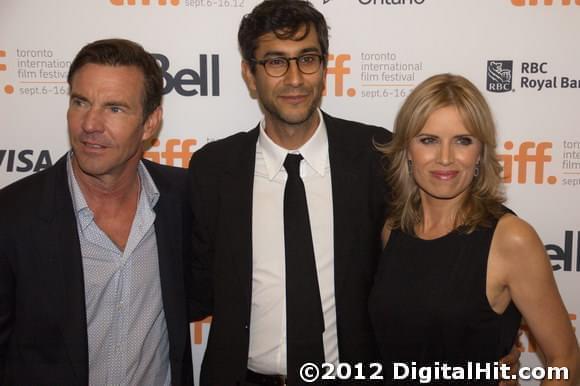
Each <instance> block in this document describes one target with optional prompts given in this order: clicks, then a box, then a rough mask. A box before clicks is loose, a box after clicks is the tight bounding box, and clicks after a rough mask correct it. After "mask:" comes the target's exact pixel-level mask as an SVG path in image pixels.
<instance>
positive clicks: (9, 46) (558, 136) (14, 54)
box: [0, 0, 580, 385]
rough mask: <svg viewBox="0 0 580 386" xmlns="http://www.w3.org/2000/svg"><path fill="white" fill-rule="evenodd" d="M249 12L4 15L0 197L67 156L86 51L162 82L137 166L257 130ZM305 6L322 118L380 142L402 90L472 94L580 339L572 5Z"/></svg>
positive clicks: (243, 1)
mask: <svg viewBox="0 0 580 386" xmlns="http://www.w3.org/2000/svg"><path fill="white" fill-rule="evenodd" d="M258 2H259V1H257V0H82V1H81V0H57V1H50V2H49V1H37V0H1V2H0V187H3V186H6V185H8V184H9V183H11V182H13V181H16V180H18V179H20V178H22V177H24V176H26V175H29V174H31V173H34V172H37V171H39V170H42V169H44V168H47V167H49V166H50V165H51V164H53V163H54V162H56V160H57V159H58V158H59V157H60V156H61V155H62V154H64V153H65V152H66V151H67V150H68V147H69V145H68V140H67V134H66V109H67V103H68V97H67V92H68V88H67V84H66V81H65V79H66V75H67V71H68V66H69V65H70V62H71V60H72V58H73V57H74V55H75V54H76V52H77V51H78V50H79V49H80V48H81V47H82V46H83V45H85V44H86V43H88V42H91V41H94V40H97V39H102V38H110V37H123V38H128V39H132V40H135V41H137V42H139V43H141V44H142V45H143V46H144V47H145V49H147V50H148V51H150V52H153V53H155V56H156V58H157V59H158V60H159V63H160V64H161V66H162V69H163V72H164V78H165V97H164V113H165V115H164V123H163V128H162V131H161V133H160V136H159V138H158V139H156V140H155V141H154V142H153V143H152V146H151V148H150V149H149V151H148V152H147V153H146V157H147V158H149V159H152V160H154V161H157V162H160V163H164V164H169V165H175V166H187V163H188V160H189V158H190V157H191V154H192V153H193V152H195V151H196V150H197V149H199V148H200V147H202V146H203V145H204V144H206V143H207V142H210V141H213V140H215V139H219V138H222V137H224V136H227V135H230V134H232V133H235V132H237V131H242V130H244V131H245V130H248V129H250V128H252V127H254V126H255V125H256V123H257V122H258V121H259V119H260V117H261V113H260V110H259V108H258V106H257V103H256V101H255V100H252V99H251V97H250V95H249V93H248V91H247V89H246V87H245V85H244V83H243V80H242V77H241V71H240V55H239V53H238V49H237V39H236V36H237V29H238V25H239V21H240V19H241V17H242V16H243V15H244V14H246V13H248V12H250V10H251V9H252V8H253V7H254V6H255V5H256V4H257V3H258ZM313 3H314V5H315V6H316V7H317V8H318V9H319V10H320V11H321V12H322V13H324V15H325V16H326V17H327V20H328V23H329V25H330V26H331V38H330V39H331V43H330V53H331V55H330V58H329V64H328V79H327V95H326V96H325V98H324V101H323V109H324V110H326V111H328V112H329V113H331V114H333V115H336V116H339V117H344V118H348V119H353V120H359V121H363V122H366V123H371V124H376V125H380V126H383V127H386V128H391V126H392V123H393V119H394V117H395V114H396V112H397V110H398V108H399V107H400V105H401V103H402V102H403V100H404V99H405V97H406V96H407V95H409V93H410V92H411V90H412V89H413V87H415V86H416V85H417V84H418V83H419V82H421V81H422V80H423V79H425V78H427V77H429V76H431V75H433V74H436V73H441V72H452V73H457V74H462V75H464V76H466V77H467V78H469V79H470V80H472V81H473V82H474V83H475V84H476V85H477V86H478V87H479V88H480V89H481V90H482V91H483V93H484V95H485V96H486V98H487V99H488V101H489V103H490V105H491V107H492V109H493V111H494V114H495V118H496V122H497V127H498V131H499V142H498V153H499V154H500V157H501V161H502V163H503V167H504V174H505V182H506V188H507V192H508V197H509V202H508V204H509V206H510V207H511V208H513V209H514V210H515V211H516V212H517V213H518V214H519V215H520V216H521V217H523V218H524V219H526V220H527V221H529V222H530V223H531V224H533V225H534V226H535V227H536V229H537V231H538V233H539V234H540V236H541V237H542V239H543V242H544V244H545V246H546V251H547V253H548V255H549V256H550V258H551V261H552V265H553V268H554V274H555V276H556V279H557V282H558V286H559V288H560V291H561V293H562V296H563V298H564V301H565V303H566V306H567V309H568V312H569V314H570V320H571V323H572V324H573V325H574V327H575V328H578V327H580V324H579V323H580V322H578V321H577V315H578V314H579V313H580V298H579V297H578V293H580V242H579V239H580V211H579V206H580V108H578V106H579V101H580V50H578V47H577V39H578V36H580V0H559V1H558V0H553V1H552V0H314V1H313ZM208 330H209V321H204V322H200V323H195V324H192V340H193V350H194V362H195V371H196V372H198V370H199V365H200V362H201V358H202V355H203V350H204V347H205V338H206V336H207V332H208ZM524 331H526V327H525V326H524ZM576 334H577V336H578V335H579V333H578V332H577V333H576ZM522 342H523V348H524V350H525V351H524V354H523V355H522V365H524V366H536V365H537V364H538V363H539V360H538V359H537V353H536V350H537V347H536V344H535V341H534V339H533V337H532V336H530V335H529V334H528V333H527V332H526V333H525V334H524V335H523V337H522ZM526 384H529V385H536V384H538V382H537V381H529V382H528V383H526Z"/></svg>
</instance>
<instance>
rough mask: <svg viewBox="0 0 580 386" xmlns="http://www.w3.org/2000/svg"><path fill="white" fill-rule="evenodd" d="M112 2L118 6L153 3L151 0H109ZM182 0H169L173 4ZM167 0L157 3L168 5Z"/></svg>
mask: <svg viewBox="0 0 580 386" xmlns="http://www.w3.org/2000/svg"><path fill="white" fill-rule="evenodd" d="M109 1H110V2H111V4H113V5H117V6H123V5H137V3H141V5H151V0H141V1H140V2H138V1H135V0H126V1H125V0H109ZM179 2H180V0H169V4H171V5H179ZM167 3H168V2H167V0H158V1H157V4H159V5H167Z"/></svg>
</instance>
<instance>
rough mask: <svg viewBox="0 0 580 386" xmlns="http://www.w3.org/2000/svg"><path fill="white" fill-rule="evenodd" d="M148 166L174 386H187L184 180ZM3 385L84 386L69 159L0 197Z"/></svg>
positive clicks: (83, 326) (181, 174)
mask: <svg viewBox="0 0 580 386" xmlns="http://www.w3.org/2000/svg"><path fill="white" fill-rule="evenodd" d="M144 162H145V165H146V167H147V170H148V171H149V173H150V174H151V176H152V178H153V180H154V181H155V184H156V186H157V188H158V189H159V192H160V197H159V201H158V202H157V205H156V207H155V212H156V218H155V234H156V238H157V247H158V253H159V271H160V276H161V291H162V299H163V309H164V312H165V318H166V321H167V330H168V336H169V353H170V361H171V379H172V383H173V384H174V385H192V384H193V370H192V360H191V341H190V335H189V323H188V305H187V296H188V294H189V293H190V290H189V289H186V286H185V284H184V282H185V276H184V275H189V272H190V268H189V267H190V264H191V262H190V259H189V256H190V253H191V246H190V245H191V244H190V242H189V241H190V240H189V238H188V237H184V235H186V234H189V233H190V231H191V219H190V217H189V216H187V213H188V212H187V210H188V209H187V201H186V199H185V191H186V172H185V170H183V169H178V168H171V167H168V166H162V165H158V164H155V163H152V162H149V161H144ZM185 257H187V259H186V258H185ZM185 265H187V266H185ZM0 384H2V385H87V384H88V339H87V321H86V312H85V296H84V279H83V267H82V257H81V250H80V243H79V239H78V233H77V224H76V219H75V214H74V209H73V204H72V199H71V195H70V192H69V188H68V180H67V172H66V156H64V157H62V158H61V159H60V160H59V161H58V162H57V163H56V164H55V165H54V166H53V167H51V168H48V169H46V170H44V171H42V172H39V173H37V174H35V175H32V176H29V177H26V178H24V179H22V180H20V181H18V182H16V183H14V184H12V185H10V186H8V187H6V188H4V189H2V190H1V191H0Z"/></svg>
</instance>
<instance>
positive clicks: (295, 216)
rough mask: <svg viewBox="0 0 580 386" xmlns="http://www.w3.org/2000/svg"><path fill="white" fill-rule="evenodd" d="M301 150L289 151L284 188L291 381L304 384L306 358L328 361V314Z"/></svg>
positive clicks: (288, 349)
mask: <svg viewBox="0 0 580 386" xmlns="http://www.w3.org/2000/svg"><path fill="white" fill-rule="evenodd" d="M301 160H302V156H301V155H299V154H288V155H287V156H286V160H285V161H284V168H285V169H286V172H287V173H288V180H287V181H286V188H285V189H284V246H285V251H286V335H287V351H288V352H287V367H288V385H290V386H293V385H300V384H303V382H301V381H300V377H299V376H298V371H299V369H300V367H301V366H302V365H303V364H304V363H306V362H313V363H317V364H318V365H320V364H322V363H323V362H324V345H323V341H322V333H323V332H324V316H323V314H322V305H321V302H320V289H319V287H318V275H317V273H316V264H315V261H314V247H313V245H312V232H311V230H310V220H309V217H308V205H307V203H306V192H305V190H304V183H303V182H302V179H301V178H300V161H301Z"/></svg>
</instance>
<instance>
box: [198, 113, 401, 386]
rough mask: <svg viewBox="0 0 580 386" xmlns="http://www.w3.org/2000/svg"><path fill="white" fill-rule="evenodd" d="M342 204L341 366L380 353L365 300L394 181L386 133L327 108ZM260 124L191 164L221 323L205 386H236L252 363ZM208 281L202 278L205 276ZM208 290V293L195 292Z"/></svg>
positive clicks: (338, 229)
mask: <svg viewBox="0 0 580 386" xmlns="http://www.w3.org/2000/svg"><path fill="white" fill-rule="evenodd" d="M324 122H325V124H326V127H327V130H328V142H329V155H330V165H331V181H332V194H333V207H334V244H335V245H334V253H335V256H334V270H335V298H336V314H337V328H338V347H339V355H340V360H341V361H342V362H350V363H353V364H354V363H356V362H372V361H376V360H377V359H378V353H377V349H376V346H375V342H374V337H373V334H372V330H371V324H370V321H369V316H368V311H367V298H368V294H369V291H370V288H371V285H372V280H373V277H374V272H375V266H376V262H377V259H378V257H379V255H380V251H381V242H380V232H381V228H382V225H383V222H384V218H385V217H384V215H385V204H384V203H385V197H386V194H387V192H386V184H385V183H384V171H383V169H382V167H381V165H380V164H381V162H380V159H381V157H380V154H379V153H378V152H377V151H376V150H375V149H374V146H373V139H374V140H376V141H377V142H379V143H383V142H387V141H388V140H389V139H390V133H389V132H387V131H386V130H384V129H382V128H379V127H375V126H367V125H363V124H361V123H357V122H350V121H345V120H342V119H337V118H333V117H331V116H329V115H326V114H324ZM258 130H259V128H258V127H256V128H255V129H254V130H252V131H250V132H247V133H239V134H235V135H233V136H231V137H228V138H226V139H223V140H220V141H216V142H212V143H209V144H208V145H206V146H205V147H204V148H202V149H200V150H199V151H197V152H196V153H195V154H194V156H193V157H192V159H191V162H190V166H189V180H190V190H191V193H190V194H191V197H192V208H193V213H194V236H195V238H194V256H195V257H196V260H195V261H194V267H195V270H194V271H195V272H196V274H197V275H204V274H205V275H209V276H210V277H211V279H212V284H211V288H212V296H213V298H208V299H206V300H205V301H206V302H207V303H209V304H211V305H212V306H213V311H212V312H213V321H212V325H211V329H210V333H209V340H208V343H207V349H206V353H205V357H204V361H203V365H202V370H201V385H202V386H206V385H211V386H214V385H228V386H229V385H236V384H237V383H238V382H242V381H243V380H244V379H245V374H246V370H247V362H248V347H249V325H250V304H251V303H250V302H251V299H250V297H251V294H252V288H251V284H252V190H253V184H254V164H255V154H256V142H257V138H258V132H259V131H258ZM194 282H196V281H194ZM199 282H201V281H199ZM196 293H197V294H199V295H203V294H207V292H203V291H201V289H200V290H199V291H196Z"/></svg>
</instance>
